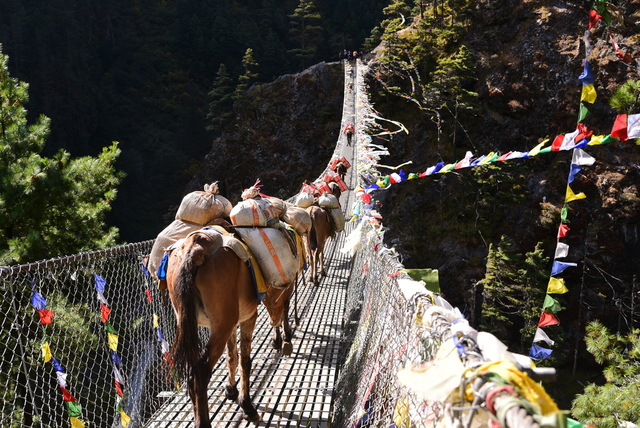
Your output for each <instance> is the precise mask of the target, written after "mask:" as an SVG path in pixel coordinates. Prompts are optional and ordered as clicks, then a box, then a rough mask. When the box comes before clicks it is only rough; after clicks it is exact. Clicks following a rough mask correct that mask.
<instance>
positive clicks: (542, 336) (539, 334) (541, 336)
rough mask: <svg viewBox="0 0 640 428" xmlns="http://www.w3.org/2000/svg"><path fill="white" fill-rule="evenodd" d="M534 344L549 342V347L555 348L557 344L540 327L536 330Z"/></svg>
mask: <svg viewBox="0 0 640 428" xmlns="http://www.w3.org/2000/svg"><path fill="white" fill-rule="evenodd" d="M533 342H534V343H535V342H547V344H548V345H551V346H553V344H555V343H556V342H555V341H553V340H551V339H550V338H549V336H548V335H547V333H545V332H544V330H543V329H541V328H540V327H538V328H537V329H536V334H535V336H533Z"/></svg>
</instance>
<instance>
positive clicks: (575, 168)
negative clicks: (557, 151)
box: [567, 149, 582, 184]
mask: <svg viewBox="0 0 640 428" xmlns="http://www.w3.org/2000/svg"><path fill="white" fill-rule="evenodd" d="M574 150H575V149H574ZM581 169H582V168H581V167H580V165H576V164H575V163H572V164H571V166H570V167H569V177H568V178H567V182H568V183H569V184H571V183H573V180H574V179H575V178H576V174H577V173H579V172H580V170H581Z"/></svg>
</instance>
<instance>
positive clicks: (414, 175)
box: [407, 172, 419, 180]
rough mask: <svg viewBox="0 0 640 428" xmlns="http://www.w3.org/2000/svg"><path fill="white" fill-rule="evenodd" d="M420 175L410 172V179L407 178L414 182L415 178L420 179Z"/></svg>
mask: <svg viewBox="0 0 640 428" xmlns="http://www.w3.org/2000/svg"><path fill="white" fill-rule="evenodd" d="M418 177H419V175H418V174H416V173H415V172H410V173H409V177H408V178H407V180H413V179H414V178H418Z"/></svg>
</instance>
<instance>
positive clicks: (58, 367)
mask: <svg viewBox="0 0 640 428" xmlns="http://www.w3.org/2000/svg"><path fill="white" fill-rule="evenodd" d="M51 363H52V364H53V367H54V368H55V369H56V371H57V372H60V373H66V372H65V371H64V369H63V368H62V365H60V363H59V362H58V360H56V357H51Z"/></svg>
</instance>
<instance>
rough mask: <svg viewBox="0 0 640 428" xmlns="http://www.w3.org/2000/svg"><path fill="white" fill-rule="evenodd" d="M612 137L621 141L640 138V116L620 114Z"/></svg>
mask: <svg viewBox="0 0 640 428" xmlns="http://www.w3.org/2000/svg"><path fill="white" fill-rule="evenodd" d="M611 136H612V137H615V138H617V139H618V140H621V141H626V140H629V139H631V138H640V114H619V115H618V116H616V120H615V122H614V123H613V128H612V129H611ZM603 144H604V143H603Z"/></svg>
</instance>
